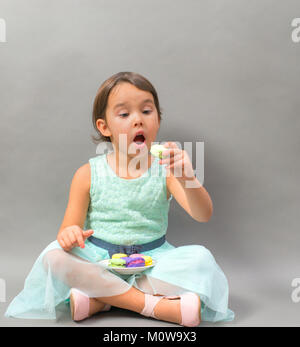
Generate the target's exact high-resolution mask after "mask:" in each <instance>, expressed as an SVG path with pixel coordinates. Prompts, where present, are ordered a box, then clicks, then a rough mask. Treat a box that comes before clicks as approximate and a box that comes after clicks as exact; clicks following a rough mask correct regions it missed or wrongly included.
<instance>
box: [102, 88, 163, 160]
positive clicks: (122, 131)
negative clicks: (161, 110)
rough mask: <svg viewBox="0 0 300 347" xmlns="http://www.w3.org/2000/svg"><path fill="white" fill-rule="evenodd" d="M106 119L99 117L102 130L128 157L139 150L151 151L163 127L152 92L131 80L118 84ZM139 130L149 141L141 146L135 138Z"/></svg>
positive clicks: (109, 102)
mask: <svg viewBox="0 0 300 347" xmlns="http://www.w3.org/2000/svg"><path fill="white" fill-rule="evenodd" d="M106 120H107V122H105V121H104V120H103V119H98V120H97V127H98V129H99V131H101V133H102V134H103V135H104V136H109V137H110V139H111V141H112V143H113V144H114V146H115V148H117V149H118V150H119V151H121V152H123V153H125V154H126V155H128V156H130V154H131V155H134V154H136V153H138V152H139V151H141V153H148V151H150V147H151V143H152V142H155V138H156V134H157V132H158V130H159V126H160V120H159V118H158V113H157V109H156V107H155V103H154V99H153V96H152V94H151V93H150V92H146V91H144V90H141V89H138V88H137V87H135V86H134V85H132V84H131V83H128V82H123V83H121V84H118V85H116V86H115V87H114V88H113V89H112V91H111V92H110V95H109V97H108V103H107V107H106ZM140 130H142V131H143V132H144V137H145V144H146V146H144V147H143V148H141V149H140V148H138V146H136V144H135V143H134V141H133V140H134V138H135V135H136V132H137V131H140ZM124 138H125V141H126V142H125V143H124ZM128 149H129V151H128Z"/></svg>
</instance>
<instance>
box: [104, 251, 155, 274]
mask: <svg viewBox="0 0 300 347" xmlns="http://www.w3.org/2000/svg"><path fill="white" fill-rule="evenodd" d="M100 264H102V265H104V266H105V267H106V268H107V269H108V270H114V271H116V272H118V273H120V274H123V275H132V274H135V273H138V272H142V271H145V270H148V269H150V268H151V267H153V266H155V260H154V259H152V257H150V256H149V255H144V254H140V253H134V254H131V255H127V254H125V253H115V254H113V255H112V257H111V258H110V259H105V260H102V261H100Z"/></svg>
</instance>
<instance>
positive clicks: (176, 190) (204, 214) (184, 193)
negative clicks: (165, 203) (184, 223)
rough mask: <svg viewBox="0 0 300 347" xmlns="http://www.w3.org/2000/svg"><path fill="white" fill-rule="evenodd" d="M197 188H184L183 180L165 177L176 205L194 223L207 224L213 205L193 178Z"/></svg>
mask: <svg viewBox="0 0 300 347" xmlns="http://www.w3.org/2000/svg"><path fill="white" fill-rule="evenodd" d="M190 181H194V182H192V183H195V185H194V186H195V187H196V186H198V187H197V188H186V184H185V180H184V179H180V178H178V177H175V176H173V175H169V176H168V177H167V188H168V191H169V192H170V193H171V194H172V195H173V196H174V198H175V199H176V201H177V202H178V204H179V205H180V206H181V207H182V208H183V209H184V210H185V211H186V212H187V213H188V214H189V215H190V216H191V217H192V218H193V219H195V220H196V221H198V222H208V221H209V219H210V218H211V216H212V213H213V204H212V201H211V198H210V196H209V194H208V192H207V191H206V189H205V188H204V187H203V186H202V185H201V184H200V182H199V181H198V180H197V178H196V177H195V178H193V179H192V180H190Z"/></svg>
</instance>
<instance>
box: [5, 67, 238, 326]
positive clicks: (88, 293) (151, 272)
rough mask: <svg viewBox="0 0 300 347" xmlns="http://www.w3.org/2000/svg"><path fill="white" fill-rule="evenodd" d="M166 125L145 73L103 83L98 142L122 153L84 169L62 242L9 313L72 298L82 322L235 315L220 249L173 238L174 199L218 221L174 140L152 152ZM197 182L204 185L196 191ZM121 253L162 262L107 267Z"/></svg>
mask: <svg viewBox="0 0 300 347" xmlns="http://www.w3.org/2000/svg"><path fill="white" fill-rule="evenodd" d="M160 122H161V110H160V106H159V100H158V97H157V93H156V91H155V89H154V87H153V86H152V84H151V83H150V82H149V81H148V80H147V79H146V78H144V77H143V76H141V75H139V74H136V73H132V72H120V73H117V74H115V75H113V76H112V77H110V78H109V79H108V80H106V81H105V82H104V83H103V84H102V85H101V87H100V88H99V90H98V92H97V95H96V98H95V101H94V108H93V125H94V127H95V129H96V131H97V132H98V134H99V135H100V138H99V139H95V138H94V139H95V140H97V141H98V140H105V141H110V142H111V145H112V146H113V151H112V152H110V153H108V154H102V155H98V156H96V157H93V158H91V159H90V160H89V162H88V163H87V164H85V165H83V166H82V167H80V168H79V169H78V170H77V171H76V173H75V175H74V177H73V180H72V183H71V188H70V195H69V202H68V206H67V209H66V212H65V216H64V219H63V222H62V225H61V227H60V230H59V232H58V235H57V240H56V241H53V242H52V243H50V244H49V245H48V246H47V247H46V248H45V249H44V250H43V251H42V253H41V254H40V256H39V257H38V259H37V260H36V262H35V263H34V266H33V268H32V270H31V271H30V273H29V275H28V277H27V278H26V281H25V286H24V289H23V290H22V291H21V293H19V295H17V296H16V297H15V298H14V300H13V301H12V302H11V304H10V305H9V307H8V309H7V311H6V313H5V315H6V316H7V317H9V316H11V317H19V318H45V319H55V318H56V307H57V305H59V304H61V303H66V304H69V302H70V311H71V317H72V319H73V320H75V321H80V320H82V319H85V318H88V317H90V316H91V315H93V314H95V313H100V314H101V315H103V314H104V313H103V312H105V311H109V310H110V308H111V306H116V307H120V308H123V309H127V310H132V311H135V312H138V313H140V314H141V315H143V316H146V317H152V318H155V319H159V320H163V321H168V322H172V323H176V324H180V325H183V326H198V325H199V324H200V320H203V321H213V322H216V321H231V320H233V319H234V313H233V312H232V311H231V310H230V309H228V283H227V279H226V277H225V275H224V273H223V272H222V270H221V268H220V267H219V266H218V264H217V263H216V261H215V259H214V257H213V255H212V254H211V253H210V251H209V250H208V249H206V248H205V247H203V246H200V245H188V246H180V247H175V246H173V245H171V244H170V243H169V242H168V241H167V240H166V238H165V236H166V232H167V227H168V212H169V204H170V201H171V199H172V198H173V197H175V199H176V201H177V202H178V203H179V205H181V206H182V208H183V209H185V211H186V212H187V213H188V214H189V215H190V216H191V217H192V218H193V219H195V220H197V221H198V222H207V221H208V220H209V219H210V217H211V214H212V202H211V199H210V197H209V194H208V193H207V191H206V190H205V188H204V187H203V186H202V185H201V184H200V183H199V181H198V180H197V178H196V177H195V176H194V172H193V167H192V164H191V161H190V159H189V157H188V155H187V153H186V152H185V151H183V150H181V149H179V148H178V146H177V145H176V144H175V143H174V142H168V143H166V144H165V145H164V146H165V148H166V150H165V151H164V152H163V154H164V155H165V157H164V159H159V158H156V157H154V156H152V155H151V153H150V148H151V145H152V144H153V143H154V141H155V138H156V136H157V133H158V131H159V128H160ZM138 134H140V135H141V134H142V135H143V137H141V136H137V135H138ZM137 140H139V141H143V140H144V142H143V144H139V143H138V141H137ZM137 159H138V160H137ZM178 168H180V169H182V175H181V176H179V177H178V175H176V174H174V172H176V171H175V170H178ZM177 172H178V171H177ZM187 181H190V182H194V183H197V184H198V185H195V186H194V187H195V188H187V187H186V183H187ZM182 233H184V234H185V235H186V236H187V237H188V231H185V230H182ZM114 253H125V254H127V255H130V254H133V253H138V254H144V255H148V256H151V257H152V258H153V259H154V260H156V262H157V263H156V265H155V266H154V267H151V268H149V269H148V270H146V271H144V272H141V273H138V274H133V275H123V274H122V275H121V274H119V273H117V272H115V271H109V270H107V269H106V268H105V267H104V266H103V265H102V264H100V263H99V262H100V261H101V260H104V259H109V258H111V256H112V254H114ZM99 317H100V315H99Z"/></svg>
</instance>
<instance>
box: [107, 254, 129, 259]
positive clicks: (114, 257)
mask: <svg viewBox="0 0 300 347" xmlns="http://www.w3.org/2000/svg"><path fill="white" fill-rule="evenodd" d="M122 257H127V254H125V253H115V254H113V255H112V256H111V258H112V259H116V258H122Z"/></svg>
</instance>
